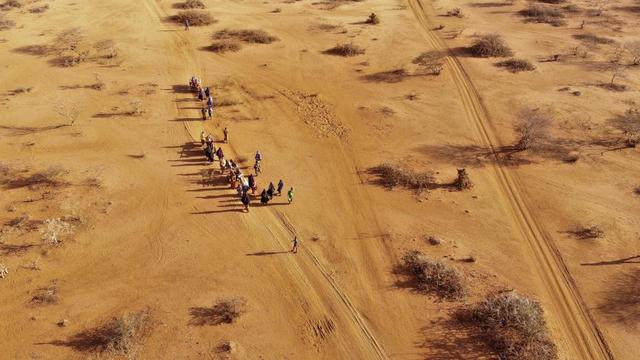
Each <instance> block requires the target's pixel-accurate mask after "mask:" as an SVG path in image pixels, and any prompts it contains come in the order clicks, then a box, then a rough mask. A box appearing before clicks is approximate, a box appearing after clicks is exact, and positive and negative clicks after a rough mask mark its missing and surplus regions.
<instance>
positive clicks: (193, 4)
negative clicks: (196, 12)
mask: <svg viewBox="0 0 640 360" xmlns="http://www.w3.org/2000/svg"><path fill="white" fill-rule="evenodd" d="M175 7H176V8H178V9H206V6H205V5H204V3H203V2H202V1H201V0H187V1H185V2H183V3H178V4H175Z"/></svg>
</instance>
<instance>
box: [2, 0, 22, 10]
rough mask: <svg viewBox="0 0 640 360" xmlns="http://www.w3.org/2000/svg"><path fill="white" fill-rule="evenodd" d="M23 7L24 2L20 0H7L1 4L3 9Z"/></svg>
mask: <svg viewBox="0 0 640 360" xmlns="http://www.w3.org/2000/svg"><path fill="white" fill-rule="evenodd" d="M21 7H22V3H20V1H18V0H7V1H5V2H4V3H2V4H0V9H1V10H11V9H13V8H16V9H19V8H21Z"/></svg>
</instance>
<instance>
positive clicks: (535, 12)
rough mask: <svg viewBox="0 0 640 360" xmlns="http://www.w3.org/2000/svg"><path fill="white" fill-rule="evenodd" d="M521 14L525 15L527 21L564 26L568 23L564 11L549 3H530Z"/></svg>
mask: <svg viewBox="0 0 640 360" xmlns="http://www.w3.org/2000/svg"><path fill="white" fill-rule="evenodd" d="M520 15H522V16H524V17H525V18H526V19H527V22H535V23H543V24H550V25H553V26H564V25H566V24H567V22H566V21H565V20H564V14H563V13H562V11H561V10H560V9H557V8H554V7H551V6H548V5H542V4H530V5H529V6H527V7H526V8H525V9H524V10H521V11H520Z"/></svg>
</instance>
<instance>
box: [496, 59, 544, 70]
mask: <svg viewBox="0 0 640 360" xmlns="http://www.w3.org/2000/svg"><path fill="white" fill-rule="evenodd" d="M496 65H497V66H499V67H503V68H506V69H507V70H509V71H511V72H512V73H518V72H521V71H533V70H535V69H536V66H535V65H533V64H532V63H531V61H529V60H526V59H516V58H513V59H509V60H505V61H501V62H499V63H497V64H496Z"/></svg>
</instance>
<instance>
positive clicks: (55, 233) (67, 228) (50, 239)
mask: <svg viewBox="0 0 640 360" xmlns="http://www.w3.org/2000/svg"><path fill="white" fill-rule="evenodd" d="M44 225H45V227H44V228H43V229H42V230H41V232H42V241H43V242H44V243H45V244H47V245H52V246H59V245H61V244H62V242H63V240H64V239H63V237H64V236H66V235H69V234H72V233H73V225H72V224H70V223H68V222H66V221H64V220H62V219H60V218H54V219H46V220H45V221H44Z"/></svg>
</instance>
